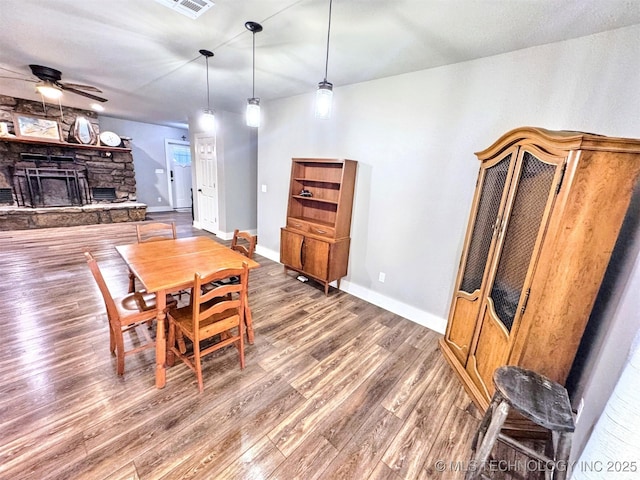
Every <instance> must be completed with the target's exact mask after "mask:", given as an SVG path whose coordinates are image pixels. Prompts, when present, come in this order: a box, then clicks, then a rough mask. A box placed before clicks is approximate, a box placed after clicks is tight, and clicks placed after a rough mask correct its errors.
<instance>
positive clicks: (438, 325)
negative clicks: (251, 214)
mask: <svg viewBox="0 0 640 480" xmlns="http://www.w3.org/2000/svg"><path fill="white" fill-rule="evenodd" d="M256 253H257V254H258V255H262V256H263V257H266V258H268V259H269V260H273V261H274V262H280V252H276V251H274V250H270V249H268V248H264V247H261V246H260V245H258V246H257V247H256ZM331 285H333V286H335V282H333V283H332V284H331ZM340 290H342V291H343V292H347V293H348V294H350V295H353V296H354V297H358V298H361V299H362V300H364V301H366V302H369V303H371V304H373V305H376V306H377V307H380V308H384V309H385V310H388V311H389V312H392V313H395V314H396V315H400V316H401V317H404V318H406V319H407V320H411V321H412V322H414V323H417V324H418V325H422V326H423V327H427V328H429V329H431V330H433V331H435V332H438V333H444V332H445V330H446V328H447V319H446V318H442V317H438V316H437V315H433V314H432V313H429V312H425V311H424V310H420V309H419V308H416V307H412V306H411V305H407V304H406V303H403V302H401V301H399V300H395V299H393V298H391V297H387V296H386V295H382V294H381V293H379V292H374V291H373V290H370V289H368V288H365V287H362V286H360V285H357V284H355V283H351V282H349V281H348V280H342V281H340Z"/></svg>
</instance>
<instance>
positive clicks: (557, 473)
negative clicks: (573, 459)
mask: <svg viewBox="0 0 640 480" xmlns="http://www.w3.org/2000/svg"><path fill="white" fill-rule="evenodd" d="M572 436H573V434H572V433H571V432H562V433H560V435H559V436H558V446H557V447H556V458H555V461H556V465H558V464H559V467H560V468H555V469H554V473H553V480H566V478H567V470H568V469H569V455H570V453H571V437H572Z"/></svg>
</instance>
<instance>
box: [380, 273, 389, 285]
mask: <svg viewBox="0 0 640 480" xmlns="http://www.w3.org/2000/svg"><path fill="white" fill-rule="evenodd" d="M386 276H387V274H386V273H384V272H380V273H379V274H378V281H379V282H380V283H384V280H385V278H386Z"/></svg>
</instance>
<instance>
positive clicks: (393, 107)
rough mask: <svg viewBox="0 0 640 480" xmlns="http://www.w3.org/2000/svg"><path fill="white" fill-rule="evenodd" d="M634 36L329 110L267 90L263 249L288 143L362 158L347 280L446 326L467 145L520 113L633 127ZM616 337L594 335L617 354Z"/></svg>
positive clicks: (351, 90) (274, 233) (261, 167)
mask: <svg viewBox="0 0 640 480" xmlns="http://www.w3.org/2000/svg"><path fill="white" fill-rule="evenodd" d="M638 38H640V26H633V27H628V28H624V29H619V30H615V31H611V32H605V33H602V34H598V35H593V36H589V37H583V38H580V39H575V40H571V41H566V42H561V43H555V44H550V45H545V46H541V47H535V48H530V49H526V50H520V51H517V52H512V53H508V54H504V55H499V56H494V57H489V58H484V59H479V60H475V61H471V62H465V63H461V64H457V65H451V66H446V67H441V68H436V69H431V70H425V71H420V72H415V73H411V74H406V75H401V76H396V77H391V78H385V79H381V80H376V81H372V82H367V83H362V84H357V85H350V86H344V87H337V88H335V94H334V112H333V116H332V118H331V119H330V120H328V121H319V120H316V119H315V118H314V117H313V112H312V108H313V105H312V102H313V99H314V94H313V92H309V94H307V95H302V96H297V97H291V98H285V99H281V100H277V101H272V102H268V103H267V104H266V105H265V106H264V114H265V122H264V127H261V129H260V134H259V141H258V184H259V185H266V186H267V192H266V193H259V194H258V235H259V238H260V242H259V250H258V251H259V252H260V253H261V254H263V255H267V256H270V257H271V258H275V259H276V260H277V259H278V256H279V255H278V252H279V238H280V237H279V235H280V227H282V226H283V225H285V220H286V200H287V191H288V180H289V175H290V165H291V158H292V157H296V156H309V157H313V156H318V157H338V158H340V157H342V158H351V159H354V160H358V161H359V166H358V178H357V183H356V194H355V203H354V209H353V222H352V230H351V236H352V243H351V254H350V264H349V274H348V276H347V277H346V279H345V280H346V281H343V283H342V286H343V289H344V290H346V291H348V292H351V293H353V294H355V295H357V296H360V297H362V298H365V299H367V300H369V301H372V302H373V303H376V304H378V305H381V306H383V307H385V308H387V309H389V310H391V311H395V312H396V313H399V314H401V315H404V316H406V317H407V318H410V319H412V320H414V321H417V322H419V323H422V324H424V325H427V326H430V327H431V328H434V329H435V330H437V331H440V332H443V331H444V328H445V325H446V317H447V313H448V309H449V302H450V296H451V293H452V286H453V282H454V279H455V275H456V272H457V267H458V261H459V256H460V252H461V248H462V241H463V236H464V232H465V229H466V223H467V218H468V214H469V207H470V202H471V197H472V194H473V189H474V184H475V179H476V175H477V169H478V162H477V160H475V157H474V155H473V152H475V151H478V150H481V149H484V148H486V147H488V146H489V145H490V144H491V143H493V142H494V141H495V140H496V139H497V138H498V137H499V136H500V135H502V134H503V133H505V132H506V131H508V130H510V129H513V128H516V127H520V126H524V125H531V126H538V127H544V128H548V129H552V130H556V129H568V130H581V131H587V132H593V133H599V134H604V135H611V136H621V137H634V138H640V123H638V121H637V119H638V112H639V111H640V82H639V81H638V71H640V42H638ZM636 256H637V251H636V254H635V255H630V259H628V260H627V261H635V258H636ZM380 271H383V272H385V273H386V282H385V283H379V282H378V281H377V278H378V273H379V272H380ZM638 274H639V273H638V272H637V271H636V273H635V275H638ZM634 278H635V277H634ZM634 281H637V280H634ZM613 298H617V299H619V300H620V301H630V300H628V297H624V296H622V295H618V296H614V297H613ZM624 299H627V300H624ZM609 311H611V309H609ZM615 311H618V312H627V311H628V308H627V307H626V306H625V305H620V306H618V308H616V309H615ZM635 311H636V312H637V310H635ZM625 317H626V315H625ZM608 320H609V321H610V322H611V324H610V325H609V328H612V329H615V328H616V323H619V322H626V323H627V324H629V323H631V324H632V325H633V324H635V325H636V328H637V327H640V319H639V318H638V315H637V313H636V314H635V315H634V318H631V319H630V318H628V317H626V318H624V319H623V318H621V317H618V316H616V315H612V318H610V319H608ZM629 341H630V339H629ZM620 347H621V346H620V344H618V343H616V344H612V343H609V342H603V344H602V345H600V346H599V347H598V349H599V350H601V351H602V350H604V351H610V352H612V355H613V356H616V355H621V356H622V358H624V356H625V355H626V351H623V349H624V345H623V346H622V348H620ZM627 351H628V349H627ZM595 354H596V353H594V355H595ZM605 368H606V367H605ZM589 374H590V372H585V373H584V376H585V378H588V376H589ZM609 375H615V377H614V378H617V376H619V370H616V368H615V366H614V367H613V368H612V369H611V370H609ZM583 383H584V382H583ZM608 393H609V392H606V391H601V392H596V391H595V390H591V391H588V392H585V395H587V396H588V400H587V401H588V402H589V403H591V404H592V405H594V410H593V411H592V413H591V418H589V417H588V416H586V417H585V416H584V415H583V417H582V419H581V422H582V424H583V425H586V426H588V424H589V423H592V422H595V419H594V418H593V417H597V415H599V412H600V411H601V409H602V408H601V407H602V405H604V402H606V398H607V397H608ZM598 405H600V406H599V407H598ZM587 429H588V428H587ZM584 434H586V433H584V432H583V435H584Z"/></svg>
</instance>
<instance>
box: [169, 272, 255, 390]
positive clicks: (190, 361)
mask: <svg viewBox="0 0 640 480" xmlns="http://www.w3.org/2000/svg"><path fill="white" fill-rule="evenodd" d="M232 276H236V277H238V278H239V280H240V282H239V283H237V284H236V283H229V284H223V285H221V284H217V283H214V282H218V281H220V280H222V279H224V278H229V277H232ZM248 278H249V267H248V264H247V263H246V262H243V263H242V268H226V269H221V270H217V271H215V272H213V273H210V274H208V275H200V274H199V273H196V274H195V276H194V282H193V283H194V288H193V297H192V301H191V305H189V306H186V307H182V308H172V309H170V310H169V313H168V318H169V338H168V343H169V352H168V355H167V363H168V365H173V361H174V358H175V357H174V355H175V356H178V357H179V358H180V359H181V360H182V361H183V362H184V363H185V364H186V365H187V366H188V367H189V368H191V370H193V371H194V372H195V373H196V378H197V380H198V389H199V390H200V393H202V392H203V391H204V382H203V380H202V357H204V356H205V355H208V354H209V353H212V352H215V351H216V350H219V349H221V348H223V347H226V346H228V345H231V344H235V346H236V348H237V349H238V353H239V356H240V368H241V369H243V368H244V312H245V301H246V298H247V281H248ZM205 283H209V284H212V285H215V286H214V288H212V289H211V290H208V291H203V289H202V285H203V284H205ZM184 337H187V338H188V339H189V340H191V342H192V343H193V353H192V354H187V353H186V348H185V345H184ZM203 340H209V341H210V342H211V343H207V345H206V346H203V345H201V343H200V342H202V341H203ZM203 347H204V348H203Z"/></svg>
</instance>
